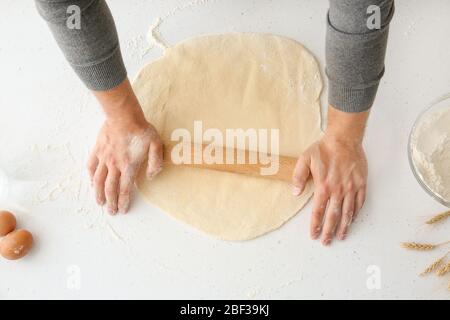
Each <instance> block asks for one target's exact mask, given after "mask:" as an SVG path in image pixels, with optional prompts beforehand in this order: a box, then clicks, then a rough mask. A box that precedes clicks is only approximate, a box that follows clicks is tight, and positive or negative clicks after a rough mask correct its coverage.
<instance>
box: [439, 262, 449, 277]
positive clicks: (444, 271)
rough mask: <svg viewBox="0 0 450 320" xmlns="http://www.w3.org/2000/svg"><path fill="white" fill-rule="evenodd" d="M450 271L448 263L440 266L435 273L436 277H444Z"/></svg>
mask: <svg viewBox="0 0 450 320" xmlns="http://www.w3.org/2000/svg"><path fill="white" fill-rule="evenodd" d="M449 271H450V262H448V263H447V264H445V265H444V266H442V267H441V268H440V269H439V270H438V271H436V275H438V276H440V277H442V276H443V275H446V274H447V273H448V272H449Z"/></svg>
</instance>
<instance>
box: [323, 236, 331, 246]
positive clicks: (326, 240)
mask: <svg viewBox="0 0 450 320" xmlns="http://www.w3.org/2000/svg"><path fill="white" fill-rule="evenodd" d="M322 243H323V245H324V246H329V245H330V244H331V239H330V238H328V239H325V240H323V242H322Z"/></svg>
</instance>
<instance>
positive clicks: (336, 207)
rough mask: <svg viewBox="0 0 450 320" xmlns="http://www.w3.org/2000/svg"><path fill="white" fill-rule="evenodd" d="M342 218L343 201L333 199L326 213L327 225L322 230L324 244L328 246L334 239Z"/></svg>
mask: <svg viewBox="0 0 450 320" xmlns="http://www.w3.org/2000/svg"><path fill="white" fill-rule="evenodd" d="M341 216H342V199H341V198H337V197H332V198H331V199H330V203H329V204H328V208H327V211H326V217H325V223H324V225H323V230H322V244H323V245H324V246H328V245H330V244H331V241H332V239H333V237H334V233H335V230H336V227H337V225H338V223H339V221H340V220H341Z"/></svg>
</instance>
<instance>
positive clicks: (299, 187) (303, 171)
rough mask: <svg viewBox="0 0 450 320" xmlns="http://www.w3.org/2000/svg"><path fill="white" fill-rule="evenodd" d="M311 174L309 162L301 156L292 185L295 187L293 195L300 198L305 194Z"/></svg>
mask: <svg viewBox="0 0 450 320" xmlns="http://www.w3.org/2000/svg"><path fill="white" fill-rule="evenodd" d="M310 174H311V171H310V169H309V163H308V160H306V158H305V157H303V156H301V157H300V158H299V159H298V161H297V164H296V165H295V169H294V174H293V176H292V183H293V185H294V187H293V189H292V194H293V195H294V196H299V195H301V194H302V193H303V191H304V190H305V186H306V183H307V182H308V178H309V176H310Z"/></svg>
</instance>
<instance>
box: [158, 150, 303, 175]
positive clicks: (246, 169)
mask: <svg viewBox="0 0 450 320" xmlns="http://www.w3.org/2000/svg"><path fill="white" fill-rule="evenodd" d="M206 147H207V145H201V144H190V145H185V148H191V161H190V164H186V163H182V164H175V163H176V162H175V163H174V162H173V161H172V150H173V148H174V146H173V145H169V146H166V147H165V149H164V162H165V164H169V165H179V166H184V167H191V168H200V169H208V170H215V171H221V172H230V173H237V174H243V175H247V176H252V177H260V178H265V179H272V180H280V181H286V182H289V183H290V182H292V173H293V172H294V168H295V165H296V163H297V158H293V157H286V156H279V157H278V161H279V167H278V172H277V173H276V174H273V175H262V174H261V168H265V167H267V168H269V167H270V163H269V164H262V163H260V162H259V159H260V157H259V156H258V155H259V154H258V152H250V151H248V150H245V151H243V150H239V149H230V148H223V147H220V148H222V155H223V159H224V161H223V162H224V164H206V163H204V162H203V161H202V158H201V157H202V155H203V150H204V149H205V148H206ZM227 151H228V152H234V153H233V154H234V161H233V163H234V164H226V163H225V159H226V154H227ZM238 152H244V153H245V162H246V163H245V164H237V155H238ZM198 155H200V158H198V157H197V158H198V162H201V163H195V161H194V160H195V158H194V157H196V156H198ZM250 156H253V157H255V158H254V159H258V163H256V164H250V163H248V162H249V159H250ZM267 156H268V155H267Z"/></svg>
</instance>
